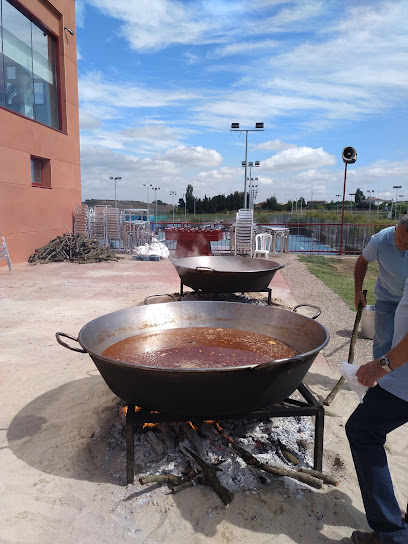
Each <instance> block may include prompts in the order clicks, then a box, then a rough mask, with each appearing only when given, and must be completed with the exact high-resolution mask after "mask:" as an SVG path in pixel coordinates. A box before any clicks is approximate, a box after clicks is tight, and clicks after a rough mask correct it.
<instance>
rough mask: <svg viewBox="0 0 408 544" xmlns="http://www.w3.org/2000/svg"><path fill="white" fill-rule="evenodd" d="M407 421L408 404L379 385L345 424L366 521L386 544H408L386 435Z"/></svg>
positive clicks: (407, 529) (407, 527) (367, 395)
mask: <svg viewBox="0 0 408 544" xmlns="http://www.w3.org/2000/svg"><path fill="white" fill-rule="evenodd" d="M407 421H408V402H406V401H404V400H402V399H400V398H398V397H396V396H395V395H392V394H391V393H388V391H385V390H384V389H382V388H381V387H380V386H379V385H376V386H375V387H373V388H371V389H369V390H368V391H367V393H366V395H365V397H364V401H363V404H359V405H358V407H357V408H356V410H355V411H354V412H353V413H352V414H351V416H350V418H349V420H348V421H347V423H346V434H347V438H348V440H349V443H350V449H351V453H352V455H353V461H354V466H355V468H356V472H357V477H358V481H359V484H360V490H361V495H362V497H363V502H364V508H365V511H366V516H367V521H368V524H369V526H370V527H371V528H372V529H373V531H375V532H376V533H377V534H378V536H379V537H380V538H381V542H383V543H384V544H407V542H408V525H407V524H406V523H403V522H402V521H401V512H400V508H399V506H398V503H397V500H396V498H395V495H394V488H393V485H392V480H391V476H390V472H389V469H388V463H387V456H386V453H385V450H384V444H385V440H386V436H387V434H388V433H389V432H391V431H393V430H394V429H396V428H398V427H400V426H401V425H403V424H404V423H406V422H407ZM404 506H405V505H404Z"/></svg>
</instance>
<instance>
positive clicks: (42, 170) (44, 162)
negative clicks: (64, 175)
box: [31, 157, 51, 189]
mask: <svg viewBox="0 0 408 544" xmlns="http://www.w3.org/2000/svg"><path fill="white" fill-rule="evenodd" d="M31 184H32V186H33V187H47V188H49V189H50V188H51V164H50V160H49V159H43V158H41V157H31Z"/></svg>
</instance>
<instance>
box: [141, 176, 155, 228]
mask: <svg viewBox="0 0 408 544" xmlns="http://www.w3.org/2000/svg"><path fill="white" fill-rule="evenodd" d="M143 187H147V220H149V215H150V208H149V206H150V199H149V188H150V187H153V185H152V184H151V183H143Z"/></svg>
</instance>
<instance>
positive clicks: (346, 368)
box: [340, 361, 368, 404]
mask: <svg viewBox="0 0 408 544" xmlns="http://www.w3.org/2000/svg"><path fill="white" fill-rule="evenodd" d="M357 370H358V366H356V365H351V364H350V363H348V362H347V361H343V368H342V370H341V371H340V374H341V375H342V376H344V378H345V380H346V382H347V383H348V384H349V386H350V387H351V389H352V390H353V391H354V392H355V393H357V395H358V398H359V399H360V404H361V403H362V402H363V398H364V395H365V394H366V393H367V389H368V387H366V386H365V385H362V384H361V383H360V382H359V381H358V380H357V376H356V372H357Z"/></svg>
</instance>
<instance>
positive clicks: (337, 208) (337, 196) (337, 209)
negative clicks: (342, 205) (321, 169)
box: [336, 195, 341, 213]
mask: <svg viewBox="0 0 408 544" xmlns="http://www.w3.org/2000/svg"><path fill="white" fill-rule="evenodd" d="M340 197H341V195H336V198H337V202H336V213H339V198H340Z"/></svg>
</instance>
